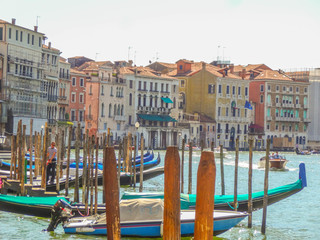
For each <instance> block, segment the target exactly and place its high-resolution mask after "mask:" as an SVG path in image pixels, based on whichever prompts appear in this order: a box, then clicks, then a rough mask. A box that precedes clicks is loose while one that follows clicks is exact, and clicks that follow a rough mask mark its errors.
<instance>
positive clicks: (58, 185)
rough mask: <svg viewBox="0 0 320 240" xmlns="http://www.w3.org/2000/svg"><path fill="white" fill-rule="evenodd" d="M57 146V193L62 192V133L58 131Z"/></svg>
mask: <svg viewBox="0 0 320 240" xmlns="http://www.w3.org/2000/svg"><path fill="white" fill-rule="evenodd" d="M56 146H57V155H56V157H57V165H56V191H57V192H60V163H61V150H62V149H61V148H62V145H61V131H60V130H59V129H58V134H57V135H56Z"/></svg>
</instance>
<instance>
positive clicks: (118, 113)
mask: <svg viewBox="0 0 320 240" xmlns="http://www.w3.org/2000/svg"><path fill="white" fill-rule="evenodd" d="M120 111H121V110H120V104H118V111H117V115H119V116H120Z"/></svg>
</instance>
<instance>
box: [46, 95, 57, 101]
mask: <svg viewBox="0 0 320 240" xmlns="http://www.w3.org/2000/svg"><path fill="white" fill-rule="evenodd" d="M57 100H58V96H53V95H49V96H48V102H57Z"/></svg>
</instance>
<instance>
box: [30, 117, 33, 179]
mask: <svg viewBox="0 0 320 240" xmlns="http://www.w3.org/2000/svg"><path fill="white" fill-rule="evenodd" d="M32 126H33V119H30V136H29V149H30V151H29V175H30V177H29V179H30V184H32V183H33V168H32V166H33V159H32V150H33V141H32V139H33V138H32Z"/></svg>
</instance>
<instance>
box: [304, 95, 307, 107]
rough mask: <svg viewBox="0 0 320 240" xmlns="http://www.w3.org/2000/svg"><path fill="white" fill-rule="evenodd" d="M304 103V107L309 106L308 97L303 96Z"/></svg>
mask: <svg viewBox="0 0 320 240" xmlns="http://www.w3.org/2000/svg"><path fill="white" fill-rule="evenodd" d="M303 105H304V107H307V105H308V98H307V97H304V98H303Z"/></svg>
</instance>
